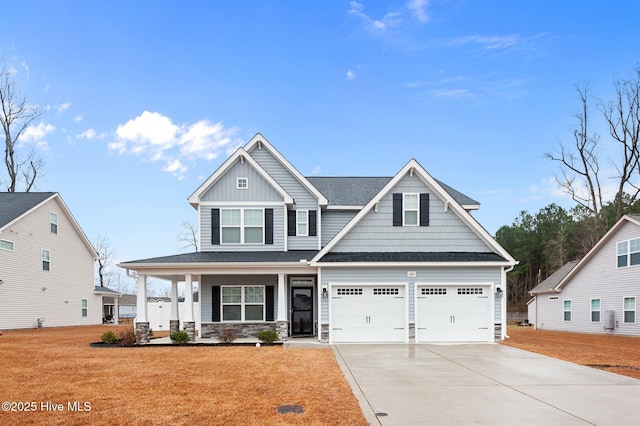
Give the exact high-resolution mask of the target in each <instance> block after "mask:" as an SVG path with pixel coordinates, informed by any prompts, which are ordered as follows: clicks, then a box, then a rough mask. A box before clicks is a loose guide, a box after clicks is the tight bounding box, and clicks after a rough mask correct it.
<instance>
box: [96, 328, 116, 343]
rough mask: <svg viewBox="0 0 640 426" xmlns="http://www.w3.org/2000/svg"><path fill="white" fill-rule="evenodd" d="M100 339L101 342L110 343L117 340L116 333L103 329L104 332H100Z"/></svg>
mask: <svg viewBox="0 0 640 426" xmlns="http://www.w3.org/2000/svg"><path fill="white" fill-rule="evenodd" d="M100 340H101V341H102V342H103V343H109V344H110V345H112V344H114V343H117V342H118V335H117V334H116V333H114V332H113V331H111V330H109V331H105V332H104V333H102V336H100Z"/></svg>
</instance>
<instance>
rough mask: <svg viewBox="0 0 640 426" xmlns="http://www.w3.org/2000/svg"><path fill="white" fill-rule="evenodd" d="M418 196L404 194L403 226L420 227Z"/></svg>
mask: <svg viewBox="0 0 640 426" xmlns="http://www.w3.org/2000/svg"><path fill="white" fill-rule="evenodd" d="M419 205H420V204H419V202H418V194H403V201H402V220H403V222H402V224H403V225H409V226H418V217H419V216H420V215H419V212H418V210H419V209H418V207H419Z"/></svg>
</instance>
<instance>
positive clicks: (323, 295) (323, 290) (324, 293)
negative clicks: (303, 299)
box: [322, 285, 328, 297]
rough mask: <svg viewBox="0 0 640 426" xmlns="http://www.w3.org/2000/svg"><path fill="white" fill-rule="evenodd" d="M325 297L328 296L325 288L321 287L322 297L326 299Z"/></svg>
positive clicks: (324, 286)
mask: <svg viewBox="0 0 640 426" xmlns="http://www.w3.org/2000/svg"><path fill="white" fill-rule="evenodd" d="M327 296H328V292H327V286H326V285H323V286H322V297H327Z"/></svg>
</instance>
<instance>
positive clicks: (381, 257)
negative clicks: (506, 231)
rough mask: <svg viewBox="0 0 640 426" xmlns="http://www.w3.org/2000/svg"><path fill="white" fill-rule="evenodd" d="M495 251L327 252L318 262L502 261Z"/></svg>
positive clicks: (503, 259)
mask: <svg viewBox="0 0 640 426" xmlns="http://www.w3.org/2000/svg"><path fill="white" fill-rule="evenodd" d="M505 260H506V259H505V258H503V257H502V256H500V255H499V254H496V253H479V252H384V253H378V252H358V253H327V254H326V255H324V256H323V257H322V258H321V259H320V262H503V261H505Z"/></svg>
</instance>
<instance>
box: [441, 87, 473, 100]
mask: <svg viewBox="0 0 640 426" xmlns="http://www.w3.org/2000/svg"><path fill="white" fill-rule="evenodd" d="M431 96H433V97H434V98H449V99H460V98H470V97H472V96H473V93H471V91H470V90H468V89H435V90H432V91H431Z"/></svg>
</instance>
